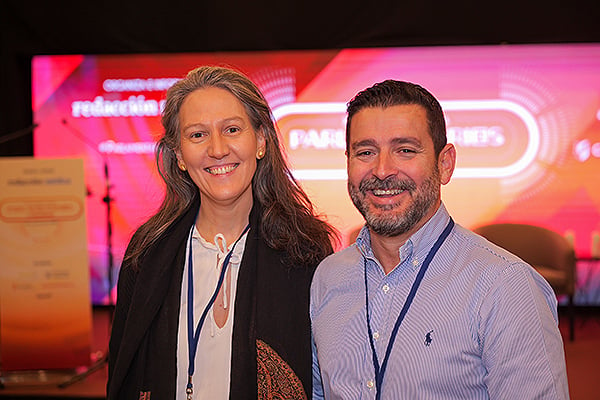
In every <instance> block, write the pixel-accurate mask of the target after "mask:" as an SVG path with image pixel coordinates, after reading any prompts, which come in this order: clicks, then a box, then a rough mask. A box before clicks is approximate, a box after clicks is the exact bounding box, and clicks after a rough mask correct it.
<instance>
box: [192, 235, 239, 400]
mask: <svg viewBox="0 0 600 400" xmlns="http://www.w3.org/2000/svg"><path fill="white" fill-rule="evenodd" d="M248 229H250V224H248V225H247V226H246V228H244V231H243V232H242V233H241V235H240V237H239V238H238V239H237V240H236V241H235V243H234V244H233V246H231V250H230V251H229V253H227V255H226V256H225V260H224V261H223V266H222V267H221V273H220V275H219V280H218V282H217V287H216V288H215V292H214V293H213V295H212V297H211V298H210V300H209V301H208V304H207V305H206V307H204V311H203V312H202V316H201V317H200V320H199V321H198V326H197V327H196V331H195V332H194V267H193V255H192V233H193V232H194V230H193V229H192V232H190V239H189V242H190V243H189V249H188V305H187V317H188V318H187V319H188V351H189V363H188V384H187V387H186V389H185V392H186V394H187V398H188V399H191V398H192V394H193V393H194V387H193V384H192V376H193V375H194V369H195V359H196V350H198V341H199V340H200V331H201V330H202V325H204V320H205V319H206V316H207V315H208V311H209V310H210V308H211V307H212V306H213V304H214V303H215V300H216V299H217V295H218V294H219V290H220V289H221V286H222V285H223V280H224V279H225V272H226V271H227V266H228V265H229V260H230V259H231V256H232V254H233V250H234V249H235V246H236V245H237V244H238V242H239V241H240V239H241V238H242V237H243V236H244V234H245V233H246V232H247V231H248Z"/></svg>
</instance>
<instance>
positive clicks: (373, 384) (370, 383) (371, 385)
mask: <svg viewBox="0 0 600 400" xmlns="http://www.w3.org/2000/svg"><path fill="white" fill-rule="evenodd" d="M373 386H375V382H373V380H372V379H369V380H368V381H367V387H368V388H369V389H373Z"/></svg>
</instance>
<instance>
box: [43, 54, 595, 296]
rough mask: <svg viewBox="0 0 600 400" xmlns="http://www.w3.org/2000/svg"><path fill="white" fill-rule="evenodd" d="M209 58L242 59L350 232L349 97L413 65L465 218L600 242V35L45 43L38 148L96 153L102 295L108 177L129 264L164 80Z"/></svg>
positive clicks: (450, 194)
mask: <svg viewBox="0 0 600 400" xmlns="http://www.w3.org/2000/svg"><path fill="white" fill-rule="evenodd" d="M203 64H218V65H228V66H232V67H235V68H237V69H239V70H241V71H243V72H244V73H246V74H247V75H248V76H250V77H251V78H252V79H253V80H254V81H255V82H256V83H257V84H258V85H259V86H260V87H261V89H262V90H263V92H264V93H265V96H266V97H267V99H268V100H269V103H270V105H271V107H272V109H273V113H274V117H275V119H276V121H277V124H278V127H279V130H280V135H281V140H282V143H284V145H285V152H286V153H287V156H288V160H289V162H290V164H291V166H292V169H293V171H294V175H295V176H296V178H298V180H299V181H300V182H301V184H302V185H303V187H304V188H305V189H306V191H307V192H308V194H309V196H310V197H311V199H312V200H313V202H314V203H315V205H316V207H317V209H318V210H319V211H320V212H321V213H323V214H325V215H326V216H327V218H328V219H329V221H330V222H332V223H333V224H334V225H335V226H336V227H337V228H338V229H339V230H340V232H341V234H342V239H343V242H344V244H347V243H348V242H349V241H350V240H351V239H350V238H351V237H352V235H353V232H355V231H356V229H357V228H359V227H360V226H361V225H362V223H363V220H362V217H361V216H360V214H358V212H357V211H356V210H355V209H354V206H353V205H352V203H351V201H350V199H349V197H348V195H347V194H346V172H345V163H346V160H345V155H344V150H345V131H344V130H345V105H346V102H347V101H348V100H350V99H351V98H352V97H353V96H354V95H355V94H356V93H357V92H358V91H360V90H362V89H364V88H366V87H368V86H370V85H372V84H373V83H375V82H379V81H382V80H385V79H400V80H407V81H412V82H416V83H419V84H421V85H422V86H424V87H425V88H427V89H428V90H430V91H431V92H432V93H433V94H434V95H435V96H436V97H437V98H438V99H439V100H440V102H441V104H442V107H443V108H444V111H445V113H446V119H447V126H448V137H449V140H450V141H451V142H453V143H454V144H455V145H456V147H457V152H458V162H457V167H456V171H455V174H454V176H453V178H452V181H451V182H450V184H449V185H447V186H444V188H443V191H442V196H443V199H444V202H445V204H446V206H447V207H448V209H449V210H450V212H451V214H452V215H453V216H454V218H455V220H456V221H457V222H458V223H460V224H462V225H464V226H466V227H469V228H474V227H476V226H478V225H482V224H484V223H490V222H524V223H532V224H536V225H541V226H544V227H547V228H550V229H553V230H555V231H557V232H559V233H561V234H564V235H567V236H568V237H570V238H572V239H573V240H574V244H575V247H576V252H577V255H578V256H579V257H589V256H590V255H591V254H592V252H595V251H597V250H594V249H593V247H594V244H595V243H597V242H598V241H599V240H600V239H594V237H596V235H597V232H599V231H600V73H599V72H600V45H596V44H585V45H584V44H579V45H519V46H477V47H472V46H470V47H425V48H380V49H345V50H319V51H274V52H250V53H195V54H159V55H96V56H94V55H85V56H84V55H73V56H37V57H34V60H33V82H32V88H33V110H34V122H35V123H36V124H38V125H37V128H36V129H35V131H34V154H35V156H36V157H39V158H62V157H81V158H83V159H84V164H85V174H86V184H87V188H88V195H87V202H86V208H87V209H86V211H87V221H88V240H89V251H90V260H91V265H90V270H91V279H92V282H91V284H92V296H93V298H92V301H93V303H94V304H102V303H106V302H107V300H108V293H109V289H108V283H107V269H108V268H107V266H108V265H109V259H108V251H107V245H108V243H109V238H108V232H107V231H108V215H107V207H106V205H107V203H106V201H105V200H106V199H105V196H106V193H107V190H106V188H107V185H108V187H109V190H110V200H111V201H110V206H111V208H110V223H111V228H112V235H111V237H110V244H111V248H112V251H111V253H112V256H113V266H114V270H118V267H119V266H120V262H121V259H122V257H123V253H124V252H125V249H126V246H127V243H128V241H129V238H130V237H131V234H132V233H133V232H134V231H135V229H136V228H137V226H139V225H140V224H141V223H142V222H144V221H145V219H146V218H148V217H149V216H150V215H151V214H152V213H153V212H154V211H155V210H156V208H157V207H158V206H159V204H160V202H161V200H162V190H163V186H162V183H161V181H160V178H159V177H158V175H157V174H156V172H155V166H154V154H153V150H154V143H155V140H156V138H157V137H159V136H160V134H161V132H162V128H161V125H160V111H161V109H162V106H163V102H164V95H165V91H166V89H167V88H168V87H169V86H170V85H171V84H172V83H173V82H174V81H175V80H177V79H179V78H181V77H182V76H184V75H185V73H186V72H187V71H188V70H190V69H192V68H194V67H196V66H199V65H203ZM106 171H107V172H108V181H107V179H106V176H107V174H106ZM597 246H600V244H597ZM598 251H600V250H598ZM116 274H117V272H114V277H113V280H116ZM113 285H114V282H113ZM113 285H111V286H113ZM113 295H114V287H113ZM588 300H589V299H588Z"/></svg>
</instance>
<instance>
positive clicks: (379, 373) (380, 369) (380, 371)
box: [364, 218, 454, 400]
mask: <svg viewBox="0 0 600 400" xmlns="http://www.w3.org/2000/svg"><path fill="white" fill-rule="evenodd" d="M453 227H454V221H453V220H452V218H450V222H448V225H446V228H444V231H443V232H442V234H441V235H440V237H439V238H438V239H437V241H436V242H435V243H434V245H433V247H432V248H431V250H429V253H428V254H427V257H425V261H424V262H423V265H422V266H421V269H420V270H419V273H418V274H417V277H416V278H415V281H414V283H413V285H412V287H411V288H410V292H409V294H408V297H407V298H406V302H405V303H404V306H403V307H402V310H401V311H400V314H399V315H398V318H397V319H396V324H395V325H394V329H393V330H392V333H391V335H390V340H389V342H388V345H387V349H386V351H385V357H384V358H383V363H381V366H380V365H379V360H378V359H377V353H376V352H375V342H374V340H373V332H372V331H371V319H370V316H369V285H368V282H367V259H366V258H365V259H364V267H365V303H366V305H367V332H368V333H369V344H370V345H371V353H372V355H373V367H374V368H375V390H376V394H375V399H376V400H379V399H381V385H382V383H383V375H384V374H385V370H386V368H387V363H388V360H389V358H390V353H391V352H392V348H393V347H394V341H395V340H396V334H397V333H398V328H400V324H401V323H402V320H403V319H404V316H405V315H406V313H407V312H408V309H409V308H410V305H411V303H412V301H413V299H414V298H415V294H416V293H417V290H418V289H419V285H420V284H421V281H422V280H423V276H424V275H425V272H426V271H427V268H428V267H429V264H431V260H433V257H434V256H435V254H436V253H437V251H438V250H439V249H440V247H441V246H442V243H444V240H446V238H447V237H448V235H449V234H450V232H451V231H452V228H453Z"/></svg>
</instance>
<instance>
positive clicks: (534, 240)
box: [474, 223, 576, 295]
mask: <svg viewBox="0 0 600 400" xmlns="http://www.w3.org/2000/svg"><path fill="white" fill-rule="evenodd" d="M474 231H475V233H478V234H479V235H481V236H483V237H485V238H486V239H488V240H489V241H490V242H492V243H494V244H496V245H498V246H500V247H502V248H504V249H506V250H508V251H509V252H511V253H513V254H515V255H516V256H518V257H520V258H521V259H523V260H524V261H526V262H527V263H528V264H530V265H531V266H532V267H534V268H535V269H536V270H538V271H539V272H540V273H541V275H542V276H544V277H545V278H547V280H548V281H549V282H550V284H551V285H552V286H553V288H554V290H555V292H556V293H557V294H571V295H572V294H573V293H574V292H575V263H576V262H575V251H574V249H573V246H571V244H570V243H569V241H568V240H567V239H566V238H565V237H563V236H562V235H560V234H559V233H557V232H554V231H552V230H549V229H546V228H543V227H540V226H535V225H527V224H508V223H507V224H490V225H484V226H480V227H478V228H476V229H474ZM557 274H564V275H563V276H562V277H561V278H560V279H553V278H554V277H555V276H556V275H557ZM549 275H553V276H552V277H550V276H549ZM556 282H560V283H556Z"/></svg>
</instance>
